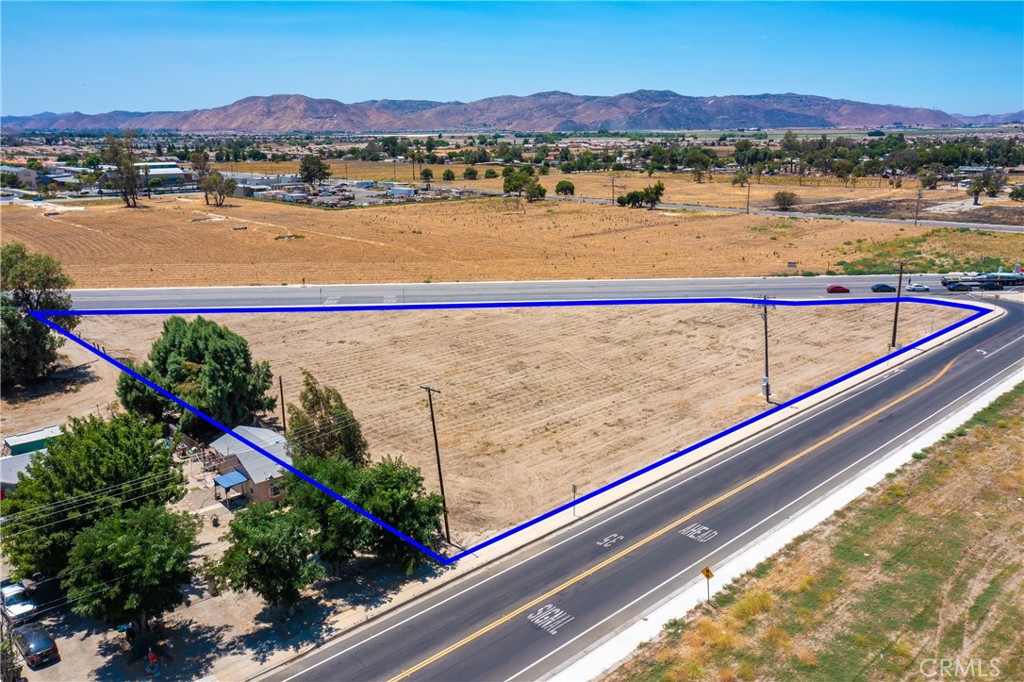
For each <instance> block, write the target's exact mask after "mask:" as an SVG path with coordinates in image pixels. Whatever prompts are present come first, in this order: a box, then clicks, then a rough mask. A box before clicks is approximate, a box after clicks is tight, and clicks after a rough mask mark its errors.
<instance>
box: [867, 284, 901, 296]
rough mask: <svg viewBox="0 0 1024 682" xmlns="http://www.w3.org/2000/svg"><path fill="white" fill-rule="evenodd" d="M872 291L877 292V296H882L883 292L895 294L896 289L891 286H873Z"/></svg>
mask: <svg viewBox="0 0 1024 682" xmlns="http://www.w3.org/2000/svg"><path fill="white" fill-rule="evenodd" d="M871 291H873V292H875V293H876V294H881V293H883V292H888V293H895V291H896V287H894V286H893V285H891V284H872V285H871Z"/></svg>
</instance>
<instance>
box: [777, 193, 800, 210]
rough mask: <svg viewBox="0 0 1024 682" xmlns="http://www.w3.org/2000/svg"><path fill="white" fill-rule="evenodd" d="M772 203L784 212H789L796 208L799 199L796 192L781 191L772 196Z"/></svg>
mask: <svg viewBox="0 0 1024 682" xmlns="http://www.w3.org/2000/svg"><path fill="white" fill-rule="evenodd" d="M772 201H773V202H775V205H776V206H777V207H778V208H779V210H782V211H788V210H789V209H791V208H793V207H794V206H796V203H797V197H796V193H795V192H789V191H787V190H780V191H778V192H776V193H775V195H774V196H772Z"/></svg>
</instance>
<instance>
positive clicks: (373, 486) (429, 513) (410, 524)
mask: <svg viewBox="0 0 1024 682" xmlns="http://www.w3.org/2000/svg"><path fill="white" fill-rule="evenodd" d="M355 500H356V501H358V503H359V504H360V505H361V506H362V507H363V508H364V509H365V510H366V511H368V512H370V513H371V514H374V515H375V516H377V517H378V518H381V519H383V520H384V521H387V522H388V523H389V524H391V525H392V526H394V527H395V528H397V529H399V530H401V531H402V532H403V533H405V534H406V535H408V536H409V537H411V538H413V539H414V540H416V541H417V542H420V543H422V544H424V545H426V546H428V547H435V548H436V547H437V546H438V542H439V532H440V523H439V520H440V518H441V511H442V505H441V496H440V495H437V494H433V493H430V494H428V493H427V492H426V490H425V489H424V488H423V475H422V474H421V473H420V470H419V469H417V468H415V467H413V466H411V465H409V464H406V463H405V462H403V461H402V460H401V459H394V458H390V457H385V458H384V459H383V460H382V461H381V462H379V463H377V464H375V465H374V466H372V467H370V468H369V469H367V470H366V476H365V477H364V478H363V480H362V486H361V489H360V491H359V494H358V495H357V496H356V497H355ZM367 549H368V550H369V551H372V552H373V553H374V554H376V555H377V557H378V558H379V559H381V560H382V561H384V562H386V563H390V564H393V565H395V566H401V567H404V568H405V570H406V571H408V572H412V570H413V569H414V568H416V566H417V565H419V564H420V563H421V562H423V561H424V560H425V559H426V555H424V554H423V553H422V552H420V551H419V550H418V549H416V548H415V547H413V546H412V545H410V544H409V543H407V542H405V541H404V540H402V539H401V538H399V537H398V536H397V535H395V534H393V533H391V532H389V531H388V530H386V529H385V528H383V527H382V526H379V525H377V524H372V526H371V527H370V531H369V543H368V546H367Z"/></svg>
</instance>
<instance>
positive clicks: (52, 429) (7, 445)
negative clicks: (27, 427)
mask: <svg viewBox="0 0 1024 682" xmlns="http://www.w3.org/2000/svg"><path fill="white" fill-rule="evenodd" d="M59 435H60V427H59V426H47V427H46V428H45V429H38V430H36V431H26V432H25V433H16V434H14V435H13V436H7V437H6V438H4V446H3V454H2V456H3V457H12V456H14V455H24V454H28V453H32V452H39V451H40V450H45V449H46V446H47V444H49V442H50V441H51V440H53V439H54V438H56V437H57V436H59Z"/></svg>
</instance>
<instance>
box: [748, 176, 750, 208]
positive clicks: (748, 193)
mask: <svg viewBox="0 0 1024 682" xmlns="http://www.w3.org/2000/svg"><path fill="white" fill-rule="evenodd" d="M747 213H750V178H747Z"/></svg>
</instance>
